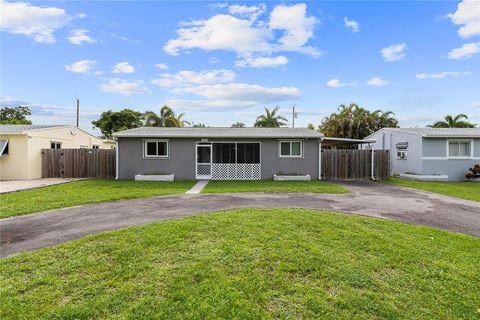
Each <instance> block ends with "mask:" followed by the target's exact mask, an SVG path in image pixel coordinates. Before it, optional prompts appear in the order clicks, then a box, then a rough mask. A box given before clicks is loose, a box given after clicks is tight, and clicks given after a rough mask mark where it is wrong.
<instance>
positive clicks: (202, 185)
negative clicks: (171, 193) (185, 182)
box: [185, 180, 208, 194]
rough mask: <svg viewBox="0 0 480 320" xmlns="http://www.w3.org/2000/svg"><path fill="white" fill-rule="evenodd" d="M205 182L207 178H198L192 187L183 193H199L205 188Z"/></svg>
mask: <svg viewBox="0 0 480 320" xmlns="http://www.w3.org/2000/svg"><path fill="white" fill-rule="evenodd" d="M207 183H208V180H200V181H198V182H197V183H196V184H195V185H194V186H193V187H192V189H190V190H188V191H187V192H185V193H186V194H199V193H200V192H202V190H203V188H205V186H206V185H207Z"/></svg>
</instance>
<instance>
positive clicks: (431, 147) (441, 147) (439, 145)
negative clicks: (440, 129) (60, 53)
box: [422, 138, 447, 157]
mask: <svg viewBox="0 0 480 320" xmlns="http://www.w3.org/2000/svg"><path fill="white" fill-rule="evenodd" d="M422 156H423V157H446V156H447V139H445V138H423V152H422Z"/></svg>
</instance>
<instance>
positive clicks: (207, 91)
mask: <svg viewBox="0 0 480 320" xmlns="http://www.w3.org/2000/svg"><path fill="white" fill-rule="evenodd" d="M177 93H192V94H196V95H199V96H202V97H205V98H208V99H219V100H232V101H234V100H239V101H255V102H256V103H270V102H275V101H281V100H287V99H293V98H298V97H299V96H300V95H301V91H300V90H299V89H298V88H296V87H274V88H271V87H263V86H260V85H256V84H246V83H227V84H211V85H208V84H207V85H200V86H196V87H186V88H181V89H179V90H177Z"/></svg>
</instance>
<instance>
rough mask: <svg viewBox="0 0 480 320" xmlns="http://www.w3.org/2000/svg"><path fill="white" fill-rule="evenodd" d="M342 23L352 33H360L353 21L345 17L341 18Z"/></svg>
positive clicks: (357, 24)
mask: <svg viewBox="0 0 480 320" xmlns="http://www.w3.org/2000/svg"><path fill="white" fill-rule="evenodd" d="M343 22H344V23H345V27H347V28H348V29H350V30H352V32H358V31H360V24H359V23H358V22H357V21H355V20H348V18H347V17H345V18H343Z"/></svg>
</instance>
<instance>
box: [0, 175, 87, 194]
mask: <svg viewBox="0 0 480 320" xmlns="http://www.w3.org/2000/svg"><path fill="white" fill-rule="evenodd" d="M76 180H82V179H62V178H47V179H32V180H5V181H0V193H8V192H14V191H20V190H26V189H35V188H40V187H46V186H52V185H54V184H61V183H66V182H70V181H76Z"/></svg>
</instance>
